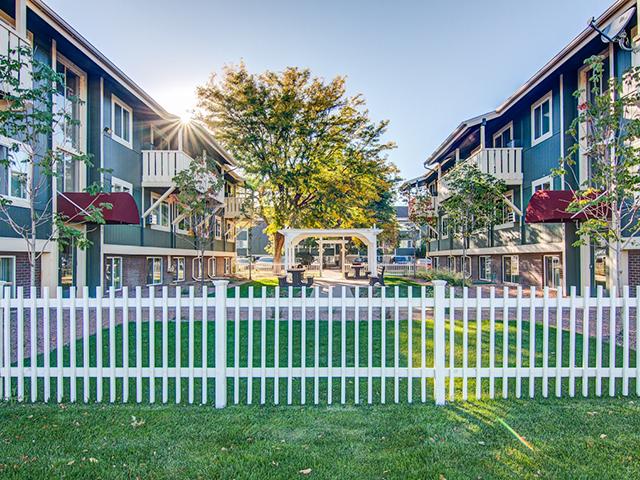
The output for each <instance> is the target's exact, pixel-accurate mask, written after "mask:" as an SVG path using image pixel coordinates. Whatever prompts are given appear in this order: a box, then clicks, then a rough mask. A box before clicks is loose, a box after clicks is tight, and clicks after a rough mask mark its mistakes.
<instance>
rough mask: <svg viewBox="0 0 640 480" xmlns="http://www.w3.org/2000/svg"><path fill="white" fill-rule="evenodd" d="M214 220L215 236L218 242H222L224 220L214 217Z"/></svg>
mask: <svg viewBox="0 0 640 480" xmlns="http://www.w3.org/2000/svg"><path fill="white" fill-rule="evenodd" d="M213 218H214V222H215V224H214V230H215V236H216V239H218V240H222V220H221V219H220V217H213Z"/></svg>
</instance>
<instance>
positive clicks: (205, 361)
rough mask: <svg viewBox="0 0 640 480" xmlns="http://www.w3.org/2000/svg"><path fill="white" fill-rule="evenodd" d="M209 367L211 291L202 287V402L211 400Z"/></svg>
mask: <svg viewBox="0 0 640 480" xmlns="http://www.w3.org/2000/svg"><path fill="white" fill-rule="evenodd" d="M208 367H209V291H208V289H207V286H206V285H204V286H203V287H202V404H203V405H206V404H207V402H208V401H209V399H208V397H209V391H208V386H209V385H208V384H209V382H208V378H209V376H208V375H207V369H208Z"/></svg>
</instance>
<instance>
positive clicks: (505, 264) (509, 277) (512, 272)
mask: <svg viewBox="0 0 640 480" xmlns="http://www.w3.org/2000/svg"><path fill="white" fill-rule="evenodd" d="M502 282H503V283H519V282H520V258H519V257H518V255H505V256H504V257H502Z"/></svg>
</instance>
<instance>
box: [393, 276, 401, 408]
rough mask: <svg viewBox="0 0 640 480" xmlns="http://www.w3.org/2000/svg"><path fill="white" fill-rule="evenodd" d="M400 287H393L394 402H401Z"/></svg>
mask: <svg viewBox="0 0 640 480" xmlns="http://www.w3.org/2000/svg"><path fill="white" fill-rule="evenodd" d="M399 292H400V287H398V285H396V286H395V287H393V401H394V402H395V403H398V402H399V401H400V377H399V376H398V368H400V312H399V307H398V296H399V295H400V294H399Z"/></svg>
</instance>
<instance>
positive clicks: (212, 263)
mask: <svg viewBox="0 0 640 480" xmlns="http://www.w3.org/2000/svg"><path fill="white" fill-rule="evenodd" d="M207 264H208V265H207V271H208V272H209V277H211V278H213V277H215V276H216V273H217V272H216V257H209V258H208V260H207Z"/></svg>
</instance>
